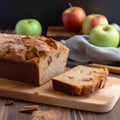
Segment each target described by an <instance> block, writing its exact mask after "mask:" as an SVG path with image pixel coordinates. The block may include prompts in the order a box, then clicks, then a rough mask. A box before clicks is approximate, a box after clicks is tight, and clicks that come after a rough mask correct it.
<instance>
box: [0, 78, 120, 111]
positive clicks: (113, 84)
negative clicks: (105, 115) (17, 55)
mask: <svg viewBox="0 0 120 120" xmlns="http://www.w3.org/2000/svg"><path fill="white" fill-rule="evenodd" d="M108 79H109V80H108V82H107V84H106V86H105V88H103V89H100V90H98V91H97V92H95V93H93V94H91V95H88V96H83V97H77V96H69V95H66V94H64V93H61V92H57V91H54V90H53V86H52V81H49V82H47V83H46V84H44V85H43V86H41V87H35V86H32V85H28V84H23V83H19V82H16V81H12V80H7V79H2V78H0V96H4V97H8V98H15V99H19V100H25V101H30V102H36V103H44V104H49V105H55V106H61V107H68V108H74V109H80V110H86V111H93V112H108V111H110V110H112V108H113V107H114V106H115V104H116V102H117V101H118V99H119V97H120V79H118V78H114V77H109V78H108Z"/></svg>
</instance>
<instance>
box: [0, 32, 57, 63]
mask: <svg viewBox="0 0 120 120" xmlns="http://www.w3.org/2000/svg"><path fill="white" fill-rule="evenodd" d="M58 45H59V44H58V43H57V41H55V40H53V39H50V38H46V37H43V36H39V37H32V36H21V35H12V34H0V59H4V60H7V59H8V60H12V61H30V60H32V59H34V58H36V59H37V58H39V57H41V56H46V55H47V54H48V53H49V52H51V51H52V50H53V49H56V50H57V49H58Z"/></svg>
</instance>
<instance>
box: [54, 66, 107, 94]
mask: <svg viewBox="0 0 120 120" xmlns="http://www.w3.org/2000/svg"><path fill="white" fill-rule="evenodd" d="M108 74H109V72H108V69H107V68H97V67H89V66H83V65H79V66H76V67H74V68H72V69H70V70H69V71H67V72H65V73H63V74H60V75H58V76H56V77H54V78H53V79H52V83H53V88H54V89H55V90H57V91H61V92H64V93H67V94H69V95H76V96H83V95H88V94H90V93H93V92H95V91H96V90H97V89H99V88H103V87H104V86H105V83H106V81H107V76H108Z"/></svg>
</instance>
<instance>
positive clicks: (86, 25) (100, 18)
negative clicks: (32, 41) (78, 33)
mask: <svg viewBox="0 0 120 120" xmlns="http://www.w3.org/2000/svg"><path fill="white" fill-rule="evenodd" d="M100 24H108V20H107V18H106V17H105V16H104V15H101V14H90V15H88V16H87V17H86V19H85V20H84V22H83V24H82V32H83V34H87V35H89V33H90V31H91V30H92V29H93V28H94V27H95V26H97V25H100Z"/></svg>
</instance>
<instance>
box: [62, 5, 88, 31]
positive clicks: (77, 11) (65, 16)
mask: <svg viewBox="0 0 120 120" xmlns="http://www.w3.org/2000/svg"><path fill="white" fill-rule="evenodd" d="M69 5H70V7H69V8H67V9H65V10H64V11H63V13H62V23H63V25H64V27H65V28H66V29H67V30H69V31H72V32H80V31H81V29H82V23H83V21H84V20H85V18H86V12H85V10H84V9H83V8H81V7H77V6H72V5H71V4H69Z"/></svg>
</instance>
